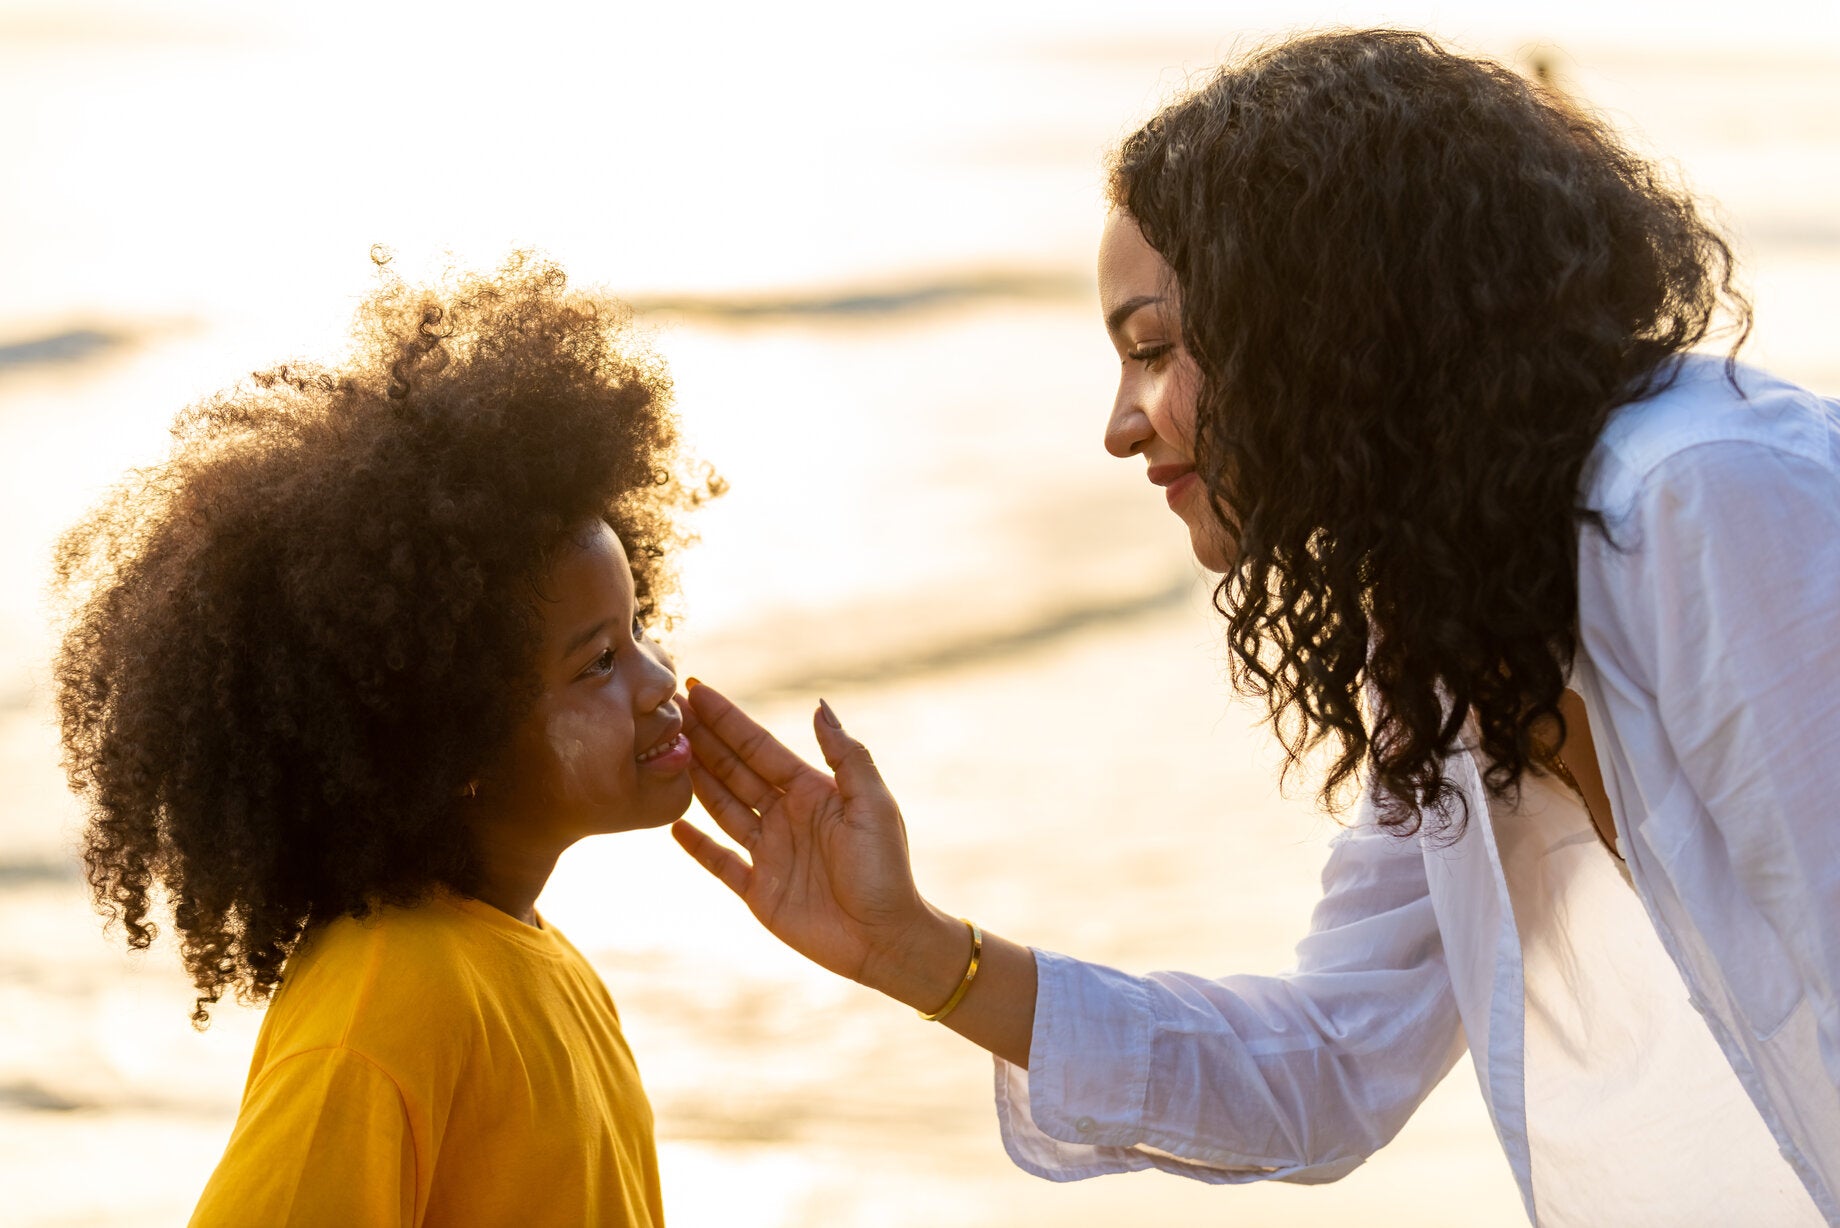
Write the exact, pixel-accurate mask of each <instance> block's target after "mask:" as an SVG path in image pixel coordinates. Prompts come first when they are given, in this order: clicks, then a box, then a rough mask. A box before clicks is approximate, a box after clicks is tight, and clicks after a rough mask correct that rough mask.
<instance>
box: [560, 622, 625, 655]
mask: <svg viewBox="0 0 1840 1228" xmlns="http://www.w3.org/2000/svg"><path fill="white" fill-rule="evenodd" d="M612 625H613V619H611V618H603V619H601V620H600V621H599V622H597V623H595V624H594V625H593V626H592V627H589V628H587V629H586V630H584V631H580V632H577V633H576V635H575V638H574V639H572V640H570V641H569V642H568V646H567V647H566V648H564V649H563V650H562V655H563V656H565V657H572V656H574V655H575V650H576V649H578V648H580V647H581V646H582V645H583V644H586V643H587V642H588V641H589V640H591V639H593V638H594V637H595V636H597V635H599V634H600V633H601V632H603V631H605V630H606V629H607V628H608V627H611V626H612Z"/></svg>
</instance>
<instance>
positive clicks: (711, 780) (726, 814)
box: [690, 763, 760, 849]
mask: <svg viewBox="0 0 1840 1228" xmlns="http://www.w3.org/2000/svg"><path fill="white" fill-rule="evenodd" d="M690 787H691V789H693V790H694V791H695V792H696V800H697V801H699V802H701V803H703V809H704V810H707V811H708V812H709V817H710V818H712V819H714V820H715V821H716V826H718V827H720V828H721V829H722V830H723V831H724V832H726V833H727V834H728V838H729V839H730V840H733V841H734V842H735V843H736V844H739V845H740V846H741V847H742V848H744V849H752V848H753V847H754V842H755V841H757V840H759V839H760V816H759V815H757V814H755V813H754V811H753V810H752V809H751V808H749V807H748V806H747V805H745V804H744V803H743V802H742V801H741V800H740V799H739V798H737V797H736V796H735V795H734V794H733V793H730V792H729V791H728V786H726V785H724V784H723V783H722V782H721V781H719V780H717V779H716V778H715V777H714V776H711V775H710V774H709V773H708V772H707V771H706V770H704V769H703V768H702V767H701V766H700V765H698V764H695V763H692V764H691V765H690Z"/></svg>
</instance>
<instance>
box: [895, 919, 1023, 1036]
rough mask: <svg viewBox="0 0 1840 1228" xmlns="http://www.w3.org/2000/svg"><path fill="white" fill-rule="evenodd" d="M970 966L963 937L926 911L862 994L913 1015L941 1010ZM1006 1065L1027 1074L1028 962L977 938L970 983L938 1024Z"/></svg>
mask: <svg viewBox="0 0 1840 1228" xmlns="http://www.w3.org/2000/svg"><path fill="white" fill-rule="evenodd" d="M970 960H971V931H970V930H969V929H968V928H967V927H966V925H965V923H964V922H963V921H961V920H959V919H958V918H957V917H953V916H951V915H949V914H947V913H943V912H940V911H939V910H938V909H936V908H935V909H930V910H929V916H928V918H927V919H926V920H925V921H924V922H923V923H922V924H921V925H919V926H918V927H916V929H915V930H914V931H913V932H912V934H911V937H910V938H909V940H908V941H906V942H904V943H902V944H901V948H900V950H899V951H898V952H895V953H892V954H891V955H889V956H887V957H884V959H883V960H881V961H880V962H879V966H878V967H877V969H876V970H875V972H874V973H873V974H872V975H871V976H869V977H865V978H864V983H865V984H867V985H868V986H869V987H870V988H872V989H876V990H879V991H881V992H882V993H885V994H887V995H888V996H889V997H891V998H893V999H895V1000H896V1001H897V1002H904V1003H906V1004H907V1005H908V1006H911V1007H913V1008H914V1009H915V1010H917V1011H921V1012H932V1011H936V1010H938V1009H939V1008H940V1007H941V1006H943V1005H945V1003H946V1001H947V1000H948V999H949V998H950V997H951V996H952V992H953V991H954V990H956V989H957V988H958V985H959V982H960V981H961V980H963V979H964V975H965V968H966V965H967V964H969V963H970ZM940 1022H941V1023H943V1024H944V1025H945V1026H946V1027H948V1028H951V1029H952V1030H953V1031H954V1032H957V1033H958V1034H959V1035H960V1036H963V1037H964V1038H965V1039H966V1040H969V1041H971V1042H972V1043H973V1044H976V1045H980V1046H982V1047H983V1048H985V1049H988V1050H990V1052H992V1053H994V1054H996V1055H997V1056H998V1057H1000V1058H1002V1059H1003V1060H1004V1061H1006V1062H1010V1063H1013V1064H1014V1065H1017V1066H1021V1067H1023V1068H1025V1069H1026V1068H1027V1067H1028V1064H1029V1038H1030V1036H1031V1035H1032V1034H1033V1032H1034V1030H1035V955H1034V953H1033V952H1031V951H1030V950H1029V949H1028V948H1027V947H1024V946H1019V945H1018V944H1016V943H1014V942H1011V941H1009V940H1008V939H1007V938H1001V937H998V936H997V935H995V934H992V933H989V932H988V931H986V932H985V934H984V951H983V955H982V956H981V957H980V958H979V961H978V972H977V976H976V978H975V979H974V980H973V981H972V982H971V987H970V988H969V989H968V990H967V991H966V992H965V996H964V998H963V1000H961V1001H960V1002H959V1004H958V1005H957V1006H955V1007H953V1008H952V1012H951V1013H950V1014H949V1015H947V1016H946V1017H945V1018H944V1019H943V1020H941V1021H940Z"/></svg>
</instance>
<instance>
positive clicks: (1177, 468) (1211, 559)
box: [1099, 210, 1235, 571]
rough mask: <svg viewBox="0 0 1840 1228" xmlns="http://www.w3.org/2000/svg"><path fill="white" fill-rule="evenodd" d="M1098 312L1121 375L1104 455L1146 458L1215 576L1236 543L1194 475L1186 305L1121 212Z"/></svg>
mask: <svg viewBox="0 0 1840 1228" xmlns="http://www.w3.org/2000/svg"><path fill="white" fill-rule="evenodd" d="M1099 307H1100V310H1101V311H1103V312H1104V313H1105V331H1106V332H1107V333H1108V334H1110V336H1111V339H1112V347H1113V348H1114V349H1116V350H1117V351H1118V360H1119V362H1120V364H1121V370H1120V372H1119V376H1118V396H1117V399H1116V400H1115V401H1113V403H1112V417H1111V420H1110V421H1109V422H1107V423H1106V426H1105V448H1106V451H1108V452H1110V453H1111V454H1112V455H1113V456H1118V457H1127V456H1142V457H1143V458H1144V462H1145V465H1146V469H1145V476H1146V477H1147V478H1149V480H1150V482H1151V484H1152V485H1155V486H1159V487H1161V488H1162V489H1163V494H1164V497H1165V498H1166V499H1168V501H1169V507H1170V509H1171V510H1172V511H1174V512H1175V514H1176V515H1178V516H1180V517H1181V518H1182V520H1183V522H1184V523H1185V524H1187V525H1188V539H1189V544H1190V545H1191V546H1192V547H1193V549H1194V551H1195V558H1196V559H1197V560H1199V561H1200V563H1201V565H1202V566H1203V567H1205V568H1207V569H1208V570H1209V571H1226V570H1227V569H1228V568H1230V567H1231V566H1232V564H1233V555H1234V553H1235V549H1234V543H1233V541H1232V540H1231V538H1230V537H1229V535H1228V534H1227V532H1226V530H1225V529H1224V528H1223V527H1222V526H1221V524H1220V521H1219V520H1218V519H1217V518H1216V517H1215V516H1214V514H1213V511H1212V509H1210V508H1209V507H1208V495H1207V491H1206V489H1205V488H1203V486H1202V484H1201V478H1200V476H1199V475H1198V474H1196V472H1195V457H1194V440H1195V399H1196V394H1197V392H1198V390H1199V389H1200V385H1201V381H1200V373H1199V372H1198V371H1197V370H1196V369H1195V362H1194V359H1192V358H1191V357H1189V354H1188V351H1187V350H1185V349H1183V348H1182V314H1181V309H1182V304H1181V302H1180V299H1179V296H1178V294H1177V290H1176V279H1175V275H1174V273H1173V272H1171V270H1170V268H1169V264H1168V262H1166V261H1165V260H1164V259H1163V258H1162V256H1160V255H1158V254H1157V251H1156V249H1155V248H1153V247H1151V246H1150V244H1148V243H1146V242H1145V241H1144V236H1143V234H1142V233H1141V232H1140V231H1139V230H1138V229H1137V223H1136V222H1135V221H1133V220H1132V219H1131V217H1130V215H1129V214H1127V213H1124V212H1123V211H1122V210H1113V211H1112V215H1111V216H1110V217H1109V218H1107V219H1106V223H1105V234H1104V236H1103V237H1102V238H1100V240H1099Z"/></svg>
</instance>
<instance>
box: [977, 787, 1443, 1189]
mask: <svg viewBox="0 0 1840 1228" xmlns="http://www.w3.org/2000/svg"><path fill="white" fill-rule="evenodd" d="M1035 961H1036V967H1037V970H1038V973H1039V988H1038V989H1037V993H1036V1003H1035V1029H1034V1033H1033V1037H1032V1040H1031V1048H1030V1060H1029V1068H1028V1070H1026V1071H1024V1070H1021V1069H1020V1068H1018V1067H1016V1066H1013V1065H1011V1064H1009V1063H1006V1062H1003V1061H1001V1060H998V1062H997V1069H996V1095H997V1113H998V1120H999V1123H1000V1125H1001V1128H1002V1132H1003V1140H1004V1145H1005V1147H1006V1148H1007V1150H1008V1151H1009V1154H1010V1158H1011V1159H1013V1160H1014V1161H1015V1162H1016V1164H1017V1165H1019V1166H1020V1167H1021V1168H1023V1169H1025V1170H1026V1171H1028V1172H1031V1173H1034V1174H1035V1175H1037V1176H1040V1177H1046V1178H1048V1179H1050V1180H1056V1181H1073V1180H1078V1179H1080V1178H1083V1177H1092V1176H1098V1175H1100V1174H1102V1173H1112V1172H1126V1171H1131V1170H1135V1169H1143V1168H1159V1169H1163V1170H1166V1171H1168V1172H1173V1173H1178V1174H1181V1175H1184V1176H1189V1177H1194V1178H1197V1179H1199V1180H1203V1181H1212V1182H1238V1181H1253V1180H1281V1181H1297V1182H1305V1183H1311V1182H1324V1181H1334V1180H1336V1179H1337V1178H1339V1177H1342V1176H1344V1175H1346V1174H1347V1173H1349V1172H1350V1171H1352V1170H1353V1169H1354V1168H1356V1167H1357V1166H1358V1165H1360V1163H1361V1162H1362V1161H1363V1160H1365V1159H1366V1158H1367V1157H1368V1156H1369V1155H1371V1154H1373V1152H1374V1151H1376V1150H1377V1149H1379V1148H1380V1147H1381V1146H1382V1145H1383V1144H1385V1143H1386V1142H1387V1141H1388V1140H1389V1139H1391V1138H1392V1137H1393V1136H1394V1135H1395V1134H1396V1133H1398V1131H1399V1128H1400V1127H1401V1126H1402V1125H1404V1124H1405V1121H1406V1119H1407V1118H1408V1117H1410V1116H1411V1114H1412V1112H1413V1110H1414V1109H1416V1108H1417V1107H1418V1105H1419V1104H1420V1102H1422V1101H1423V1100H1424V1098H1425V1096H1426V1095H1427V1094H1429V1093H1430V1091H1431V1089H1432V1088H1433V1087H1435V1086H1436V1085H1437V1083H1438V1081H1439V1080H1440V1079H1442V1078H1443V1077H1444V1075H1445V1074H1447V1073H1448V1072H1449V1071H1450V1068H1451V1067H1452V1066H1453V1065H1454V1064H1455V1062H1456V1060H1457V1058H1458V1056H1460V1055H1461V1053H1462V1051H1463V1035H1462V1025H1461V1023H1460V1021H1459V1019H1458V1014H1457V1005H1456V999H1455V997H1454V995H1453V993H1452V990H1451V986H1450V979H1449V976H1448V974H1447V972H1446V970H1445V965H1444V954H1443V946H1442V944H1441V942H1440V940H1439V936H1438V928H1437V921H1436V918H1435V916H1434V915H1433V912H1432V905H1431V900H1430V897H1429V894H1428V888H1427V885H1426V880H1425V867H1424V857H1423V854H1422V852H1421V850H1420V847H1419V844H1418V841H1417V840H1415V839H1400V838H1399V837H1397V836H1394V835H1391V834H1390V833H1388V832H1386V831H1384V830H1383V829H1380V828H1379V827H1377V826H1376V825H1375V824H1374V822H1373V816H1372V812H1371V807H1368V806H1363V808H1362V814H1361V816H1360V817H1359V818H1358V820H1357V822H1356V824H1355V825H1354V826H1353V827H1351V828H1350V829H1349V830H1347V831H1345V832H1343V833H1342V834H1341V835H1339V836H1338V837H1337V839H1336V841H1335V843H1334V844H1333V846H1332V847H1331V850H1330V854H1329V860H1328V864H1327V865H1326V866H1325V868H1324V870H1323V895H1322V899H1321V900H1320V901H1319V902H1318V904H1317V906H1316V910H1315V912H1314V914H1313V916H1312V920H1311V926H1310V932H1309V934H1308V936H1307V937H1306V938H1305V939H1304V940H1303V942H1302V943H1301V944H1299V946H1298V948H1297V966H1296V968H1295V969H1294V970H1293V971H1291V972H1287V973H1283V974H1280V975H1277V976H1229V977H1224V978H1220V979H1208V978H1205V977H1200V976H1193V975H1189V974H1186V973H1176V972H1158V973H1152V974H1150V975H1148V976H1132V975H1127V974H1126V973H1123V972H1120V971H1117V970H1116V969H1112V968H1107V967H1102V966H1099V965H1095V964H1088V963H1082V962H1080V961H1078V960H1073V959H1069V958H1067V957H1065V956H1062V955H1056V954H1053V953H1051V952H1047V951H1037V952H1036V953H1035Z"/></svg>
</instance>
